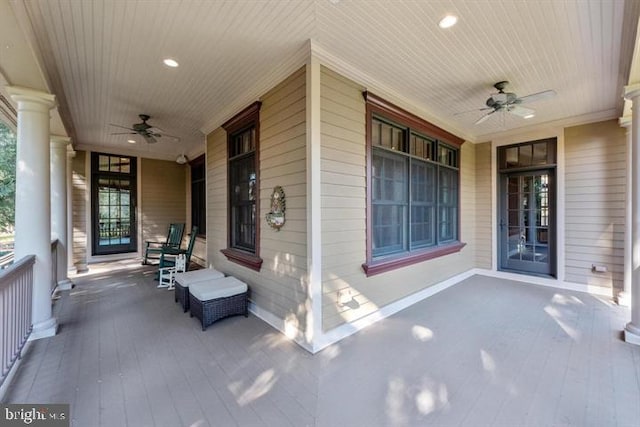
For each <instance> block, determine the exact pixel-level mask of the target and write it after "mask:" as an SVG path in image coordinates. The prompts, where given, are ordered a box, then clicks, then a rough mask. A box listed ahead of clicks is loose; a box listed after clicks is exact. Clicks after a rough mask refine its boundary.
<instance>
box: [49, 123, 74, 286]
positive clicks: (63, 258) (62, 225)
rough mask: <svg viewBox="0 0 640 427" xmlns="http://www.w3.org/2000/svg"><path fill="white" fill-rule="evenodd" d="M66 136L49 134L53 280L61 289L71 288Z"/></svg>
mask: <svg viewBox="0 0 640 427" xmlns="http://www.w3.org/2000/svg"><path fill="white" fill-rule="evenodd" d="M70 142H71V139H70V138H68V137H66V136H57V135H53V136H51V169H50V170H51V240H55V239H58V248H57V251H56V260H57V264H58V265H57V268H56V271H57V273H58V277H54V280H56V282H57V283H58V288H60V289H61V290H65V291H67V290H69V289H71V281H69V278H68V277H67V244H68V242H67V237H68V236H67V145H69V143H70Z"/></svg>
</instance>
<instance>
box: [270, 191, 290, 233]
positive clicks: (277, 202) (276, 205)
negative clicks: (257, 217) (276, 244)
mask: <svg viewBox="0 0 640 427" xmlns="http://www.w3.org/2000/svg"><path fill="white" fill-rule="evenodd" d="M285 210H286V203H285V200H284V190H283V189H282V187H280V186H279V185H277V186H275V187H274V188H273V193H271V212H269V213H268V214H267V215H266V216H265V218H266V220H267V224H269V226H270V227H271V228H273V229H275V230H276V231H280V229H281V228H282V226H283V225H284V222H285V218H284V211H285Z"/></svg>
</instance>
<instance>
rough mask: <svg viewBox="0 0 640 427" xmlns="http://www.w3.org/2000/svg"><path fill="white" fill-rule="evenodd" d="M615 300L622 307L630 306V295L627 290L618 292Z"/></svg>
mask: <svg viewBox="0 0 640 427" xmlns="http://www.w3.org/2000/svg"><path fill="white" fill-rule="evenodd" d="M616 302H617V303H618V305H620V306H622V307H631V295H630V294H629V292H624V291H623V292H620V293H619V294H618V296H617V297H616Z"/></svg>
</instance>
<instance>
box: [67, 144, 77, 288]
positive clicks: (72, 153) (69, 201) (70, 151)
mask: <svg viewBox="0 0 640 427" xmlns="http://www.w3.org/2000/svg"><path fill="white" fill-rule="evenodd" d="M74 157H76V152H75V151H74V149H73V147H72V146H71V145H67V267H66V268H67V274H68V273H70V272H75V270H76V268H75V267H74V265H73V159H74ZM67 277H68V276H67ZM72 286H73V285H72Z"/></svg>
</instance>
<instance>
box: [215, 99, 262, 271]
mask: <svg viewBox="0 0 640 427" xmlns="http://www.w3.org/2000/svg"><path fill="white" fill-rule="evenodd" d="M260 105H261V104H260V103H259V102H256V103H254V104H252V105H250V106H249V107H248V108H246V109H245V110H243V111H242V112H240V113H239V114H238V115H237V116H235V117H234V118H232V119H231V120H229V121H228V122H227V123H225V124H224V125H223V126H222V127H223V128H224V129H225V130H226V131H227V152H228V182H229V214H228V229H229V237H228V247H227V248H226V249H223V250H222V253H223V254H225V255H226V257H227V258H228V259H229V260H230V261H233V262H236V263H238V264H241V265H244V266H246V267H249V268H252V269H254V270H258V271H259V270H260V267H261V266H262V259H261V258H260V254H259V252H260V218H259V212H258V210H259V207H260V206H259V203H258V201H259V200H260V198H259V194H258V192H259V189H258V182H259V181H258V171H259V142H260Z"/></svg>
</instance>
